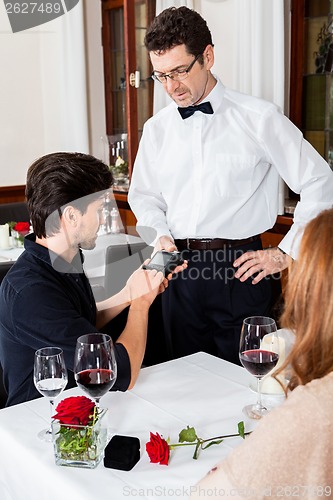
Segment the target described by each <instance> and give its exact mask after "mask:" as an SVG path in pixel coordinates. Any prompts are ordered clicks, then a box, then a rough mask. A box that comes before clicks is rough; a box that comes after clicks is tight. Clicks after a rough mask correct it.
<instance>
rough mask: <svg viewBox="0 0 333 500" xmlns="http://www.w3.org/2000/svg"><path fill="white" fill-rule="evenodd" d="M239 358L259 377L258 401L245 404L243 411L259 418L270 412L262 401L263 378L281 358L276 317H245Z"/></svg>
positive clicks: (249, 370) (252, 373)
mask: <svg viewBox="0 0 333 500" xmlns="http://www.w3.org/2000/svg"><path fill="white" fill-rule="evenodd" d="M239 359H240V362H241V363H242V365H243V366H244V368H246V370H247V371H248V372H250V373H251V375H254V376H255V377H256V378H257V393H258V400H257V403H256V404H254V405H248V406H245V408H243V412H244V413H245V414H246V415H248V416H249V417H250V418H255V419H259V418H261V417H262V416H264V415H265V414H266V413H267V412H268V410H267V408H266V407H265V406H263V404H262V401H261V380H262V378H263V377H264V376H265V375H266V374H267V373H269V372H270V371H271V370H272V369H273V368H274V367H275V365H276V364H277V362H278V359H279V337H278V334H277V327H276V323H275V321H274V319H272V318H268V317H266V316H251V317H249V318H245V319H244V321H243V326H242V331H241V336H240V345H239Z"/></svg>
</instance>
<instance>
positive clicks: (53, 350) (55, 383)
mask: <svg viewBox="0 0 333 500" xmlns="http://www.w3.org/2000/svg"><path fill="white" fill-rule="evenodd" d="M67 381H68V376H67V370H66V366H65V360H64V353H63V352H62V349H60V348H59V347H43V348H42V349H38V351H36V352H35V361H34V384H35V386H36V389H37V390H38V391H39V392H40V393H41V394H42V395H43V396H45V397H47V398H48V399H49V401H50V410H51V418H52V415H53V413H54V399H55V398H56V397H57V396H59V394H61V393H62V391H63V390H64V389H65V387H66V385H67ZM38 437H39V438H40V439H42V440H43V441H52V427H51V426H50V427H49V428H48V429H44V430H42V431H41V432H39V434H38Z"/></svg>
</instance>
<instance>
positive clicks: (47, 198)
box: [25, 152, 113, 238]
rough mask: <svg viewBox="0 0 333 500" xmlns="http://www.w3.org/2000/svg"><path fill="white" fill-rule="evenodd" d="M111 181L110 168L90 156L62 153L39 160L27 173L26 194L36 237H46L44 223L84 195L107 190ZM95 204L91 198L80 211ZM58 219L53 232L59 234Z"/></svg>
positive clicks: (79, 205) (82, 205)
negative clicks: (92, 203) (90, 204)
mask: <svg viewBox="0 0 333 500" xmlns="http://www.w3.org/2000/svg"><path fill="white" fill-rule="evenodd" d="M112 182H113V178H112V174H111V172H110V169H109V167H108V166H107V165H105V163H103V162H102V161H100V160H98V159H97V158H95V157H94V156H91V155H87V154H84V153H63V152H59V153H51V154H48V155H45V156H42V157H41V158H39V159H38V160H36V161H35V162H34V163H33V164H32V165H31V166H30V168H29V170H28V173H27V183H26V191H25V194H26V198H27V203H28V209H29V213H30V218H31V223H32V226H33V229H34V232H35V234H36V236H38V237H39V238H41V237H44V238H45V237H46V230H45V221H46V219H47V218H48V217H49V216H50V215H51V214H53V213H54V212H56V213H57V212H58V211H59V209H60V208H61V207H63V206H65V205H68V204H69V203H73V202H75V200H79V199H80V198H83V197H84V196H88V195H91V194H93V193H100V192H101V191H106V190H107V189H109V188H110V187H111V185H112ZM92 201H93V200H92V198H91V197H88V203H87V204H86V205H84V204H77V208H79V209H80V211H81V213H85V210H86V208H87V205H88V204H89V203H91V202H92ZM75 206H76V205H75ZM55 220H57V221H58V222H55V223H53V227H52V229H53V230H54V231H55V232H57V230H59V227H60V226H59V218H56V219H55Z"/></svg>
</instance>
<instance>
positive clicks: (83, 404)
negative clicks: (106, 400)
mask: <svg viewBox="0 0 333 500" xmlns="http://www.w3.org/2000/svg"><path fill="white" fill-rule="evenodd" d="M95 409H96V405H95V403H94V402H93V401H92V400H91V399H89V398H86V397H85V396H73V397H70V398H67V399H64V400H63V401H60V403H59V404H58V406H57V408H56V412H57V413H56V414H55V415H53V417H52V418H54V419H56V420H59V422H60V423H61V424H65V425H88V424H90V425H91V423H92V421H93V419H94V413H95Z"/></svg>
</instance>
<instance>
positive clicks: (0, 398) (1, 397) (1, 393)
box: [0, 365, 7, 408]
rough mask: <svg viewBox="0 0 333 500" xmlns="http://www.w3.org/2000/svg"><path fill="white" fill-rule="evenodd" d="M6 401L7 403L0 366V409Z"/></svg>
mask: <svg viewBox="0 0 333 500" xmlns="http://www.w3.org/2000/svg"><path fill="white" fill-rule="evenodd" d="M6 401H7V392H6V390H5V387H4V385H3V373H2V367H1V365H0V408H4V407H5V405H6Z"/></svg>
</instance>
